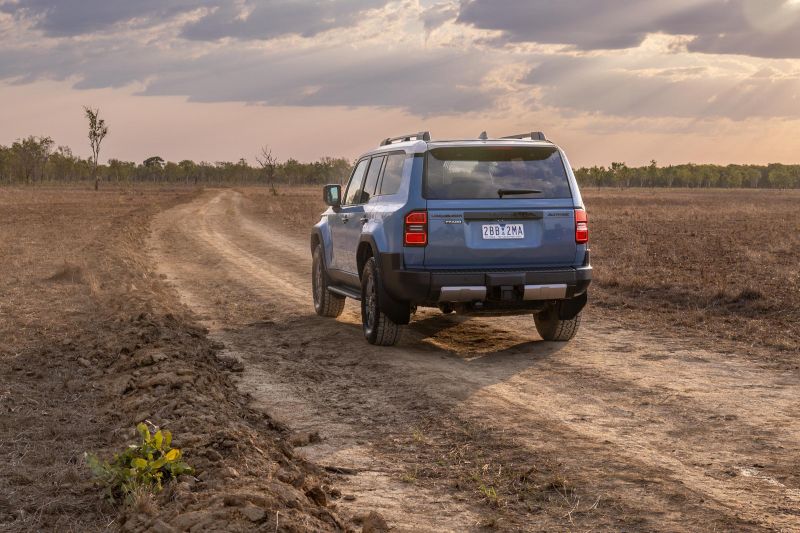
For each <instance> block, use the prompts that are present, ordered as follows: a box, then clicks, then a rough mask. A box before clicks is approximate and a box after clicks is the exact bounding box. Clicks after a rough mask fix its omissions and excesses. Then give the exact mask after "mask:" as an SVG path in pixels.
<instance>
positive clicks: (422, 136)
mask: <svg viewBox="0 0 800 533" xmlns="http://www.w3.org/2000/svg"><path fill="white" fill-rule="evenodd" d="M413 139H415V140H417V141H430V140H431V132H429V131H420V132H418V133H406V134H405V135H400V136H398V137H387V138H385V139H384V140H382V141H381V146H387V145H389V144H392V143H395V142H404V141H410V140H413Z"/></svg>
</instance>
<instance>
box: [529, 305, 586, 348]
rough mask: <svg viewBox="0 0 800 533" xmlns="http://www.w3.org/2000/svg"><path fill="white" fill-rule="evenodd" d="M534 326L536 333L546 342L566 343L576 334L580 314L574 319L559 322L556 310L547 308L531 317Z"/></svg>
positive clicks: (579, 322)
mask: <svg viewBox="0 0 800 533" xmlns="http://www.w3.org/2000/svg"><path fill="white" fill-rule="evenodd" d="M533 321H534V323H535V324H536V331H538V332H539V335H541V337H542V338H543V339H544V340H546V341H557V342H566V341H568V340H571V339H572V337H574V336H575V334H576V333H578V328H579V327H580V325H581V314H580V313H578V314H577V315H575V317H574V318H571V319H569V320H561V319H560V318H558V310H557V309H556V308H555V307H549V308H547V309H545V310H544V311H541V312H539V313H537V314H535V315H533Z"/></svg>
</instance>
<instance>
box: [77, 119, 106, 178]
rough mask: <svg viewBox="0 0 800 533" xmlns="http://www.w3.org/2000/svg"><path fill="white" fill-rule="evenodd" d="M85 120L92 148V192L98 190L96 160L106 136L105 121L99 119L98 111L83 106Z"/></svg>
mask: <svg viewBox="0 0 800 533" xmlns="http://www.w3.org/2000/svg"><path fill="white" fill-rule="evenodd" d="M83 110H84V112H85V113H86V118H87V119H89V144H91V146H92V160H91V161H92V177H93V178H94V190H97V189H99V188H100V177H99V176H98V175H97V160H98V158H99V157H100V143H102V142H103V139H105V138H106V135H108V126H106V121H105V120H103V119H102V118H100V109H92V108H91V107H88V106H84V108H83Z"/></svg>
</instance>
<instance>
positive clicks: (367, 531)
mask: <svg viewBox="0 0 800 533" xmlns="http://www.w3.org/2000/svg"><path fill="white" fill-rule="evenodd" d="M388 531H389V524H387V523H386V520H385V519H384V518H383V516H381V514H380V513H378V512H377V511H370V512H369V513H368V514H367V515H366V516H364V518H363V519H362V520H361V533H387V532H388Z"/></svg>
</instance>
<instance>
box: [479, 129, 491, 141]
mask: <svg viewBox="0 0 800 533" xmlns="http://www.w3.org/2000/svg"><path fill="white" fill-rule="evenodd" d="M488 138H489V136H488V135H486V132H485V131H482V132H481V134H480V135H478V139H480V140H482V141H485V140H487V139H488Z"/></svg>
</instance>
